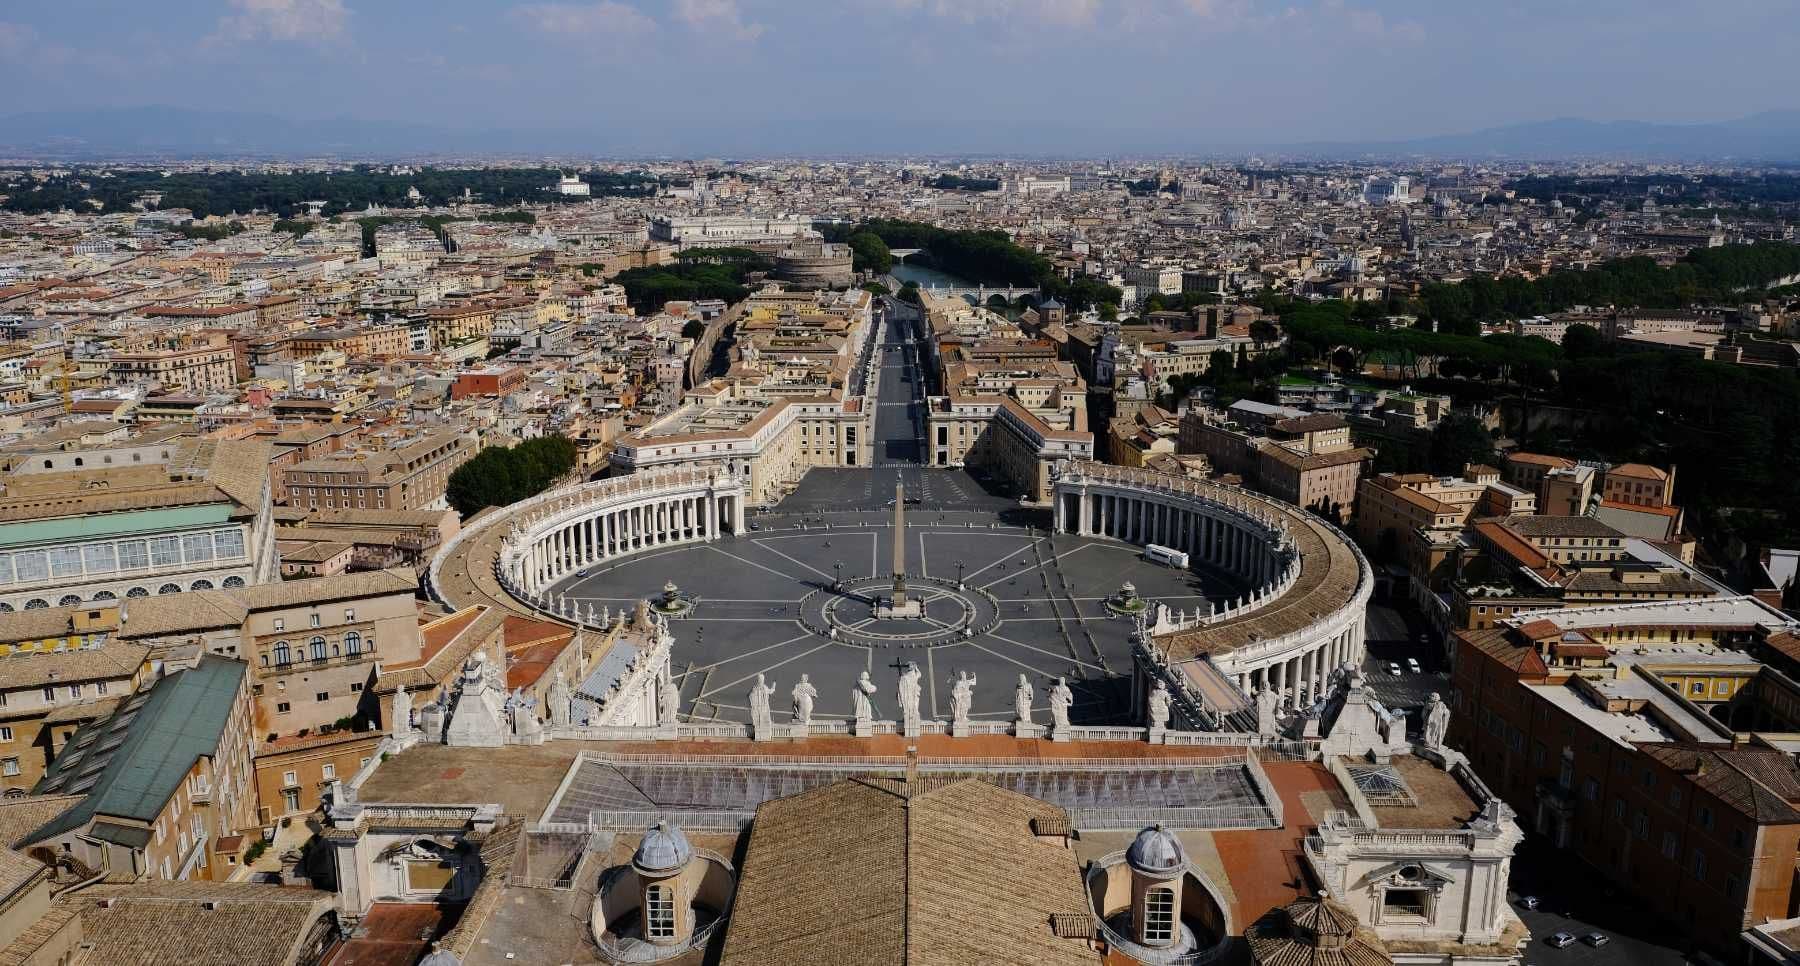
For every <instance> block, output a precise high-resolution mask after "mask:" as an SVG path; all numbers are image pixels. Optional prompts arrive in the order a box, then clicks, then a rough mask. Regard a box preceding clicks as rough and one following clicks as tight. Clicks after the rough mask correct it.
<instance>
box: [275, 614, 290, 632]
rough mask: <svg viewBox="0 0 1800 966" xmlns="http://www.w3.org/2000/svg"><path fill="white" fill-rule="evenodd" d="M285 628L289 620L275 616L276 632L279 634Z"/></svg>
mask: <svg viewBox="0 0 1800 966" xmlns="http://www.w3.org/2000/svg"><path fill="white" fill-rule="evenodd" d="M285 630H287V621H285V620H282V619H281V618H279V617H277V618H275V633H277V634H279V633H281V632H282V631H285Z"/></svg>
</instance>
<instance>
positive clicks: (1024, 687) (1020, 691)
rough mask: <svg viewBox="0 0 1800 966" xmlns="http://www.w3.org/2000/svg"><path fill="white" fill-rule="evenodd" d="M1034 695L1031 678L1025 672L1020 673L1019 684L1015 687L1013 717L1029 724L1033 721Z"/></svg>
mask: <svg viewBox="0 0 1800 966" xmlns="http://www.w3.org/2000/svg"><path fill="white" fill-rule="evenodd" d="M1033 695H1034V692H1033V691H1032V688H1031V679H1030V678H1027V677H1026V676H1025V675H1023V674H1021V675H1019V686H1018V687H1016V688H1013V717H1014V718H1015V719H1016V720H1017V721H1018V723H1019V724H1025V725H1028V724H1030V723H1031V699H1032V697H1033Z"/></svg>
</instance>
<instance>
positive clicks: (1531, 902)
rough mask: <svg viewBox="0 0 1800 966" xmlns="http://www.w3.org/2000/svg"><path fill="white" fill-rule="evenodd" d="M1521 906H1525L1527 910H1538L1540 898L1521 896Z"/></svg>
mask: <svg viewBox="0 0 1800 966" xmlns="http://www.w3.org/2000/svg"><path fill="white" fill-rule="evenodd" d="M1519 905H1521V906H1524V907H1525V908H1527V909H1536V908H1537V907H1538V897H1537V896H1520V897H1519Z"/></svg>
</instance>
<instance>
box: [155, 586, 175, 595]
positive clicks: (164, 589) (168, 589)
mask: <svg viewBox="0 0 1800 966" xmlns="http://www.w3.org/2000/svg"><path fill="white" fill-rule="evenodd" d="M156 592H157V593H159V594H179V593H181V585H180V584H163V585H162V586H161V587H158V588H156Z"/></svg>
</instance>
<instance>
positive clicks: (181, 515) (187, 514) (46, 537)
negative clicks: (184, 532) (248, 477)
mask: <svg viewBox="0 0 1800 966" xmlns="http://www.w3.org/2000/svg"><path fill="white" fill-rule="evenodd" d="M231 509H232V504H231V501H229V500H223V499H221V500H220V501H219V502H218V503H211V504H206V505H203V506H181V507H169V508H168V509H163V510H130V511H126V512H124V513H94V514H89V515H87V516H76V517H57V518H55V519H51V520H23V521H20V522H18V523H0V547H10V546H15V545H20V544H31V543H46V542H49V541H60V540H90V539H95V538H105V537H118V536H125V535H128V534H134V533H161V532H167V531H171V530H180V529H183V528H186V527H201V526H206V525H208V524H217V523H224V522H226V521H227V520H229V519H231Z"/></svg>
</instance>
